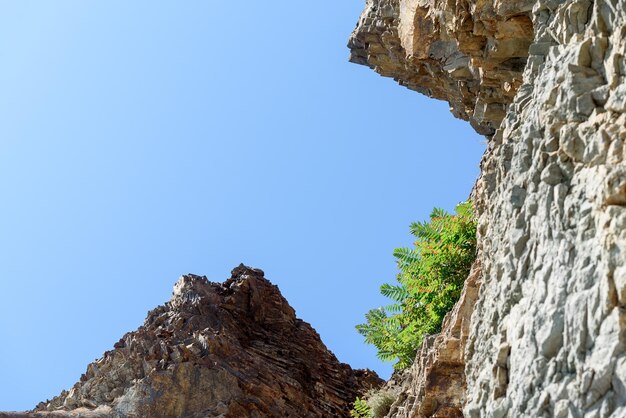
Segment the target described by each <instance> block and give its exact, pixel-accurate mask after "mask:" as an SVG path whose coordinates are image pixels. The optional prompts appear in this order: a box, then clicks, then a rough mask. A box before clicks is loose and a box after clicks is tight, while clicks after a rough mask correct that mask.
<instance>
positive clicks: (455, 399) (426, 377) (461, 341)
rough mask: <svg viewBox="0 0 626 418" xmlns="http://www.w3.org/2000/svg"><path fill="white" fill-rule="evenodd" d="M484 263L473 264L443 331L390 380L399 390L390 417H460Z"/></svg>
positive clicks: (426, 341)
mask: <svg viewBox="0 0 626 418" xmlns="http://www.w3.org/2000/svg"><path fill="white" fill-rule="evenodd" d="M479 280H480V263H479V262H478V261H477V262H475V263H474V265H473V267H472V271H471V272H470V275H469V277H468V278H467V280H466V281H465V286H464V288H463V293H462V295H461V298H460V300H459V302H458V303H457V304H456V305H455V306H454V309H453V310H452V311H451V312H450V313H449V314H447V315H446V317H445V319H444V322H443V325H442V331H441V333H440V334H437V335H433V336H430V337H427V338H425V339H424V343H423V344H422V347H421V349H420V351H419V352H418V354H417V357H416V359H415V363H413V366H411V368H409V369H408V370H406V371H404V372H402V373H399V374H397V375H396V376H394V377H393V378H392V380H391V381H390V382H388V383H387V386H388V390H390V391H393V392H395V393H398V394H399V395H398V399H397V400H396V401H395V402H394V404H393V405H392V406H391V409H390V411H389V413H388V415H387V416H388V417H394V418H426V417H433V418H460V417H463V412H462V411H463V400H464V398H465V386H466V383H465V370H464V369H465V353H464V351H465V346H466V343H467V338H468V335H469V330H470V318H471V315H472V312H473V310H474V304H475V303H476V299H477V297H478V290H479V288H480V281H479Z"/></svg>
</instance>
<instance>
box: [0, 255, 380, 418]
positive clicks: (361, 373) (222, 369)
mask: <svg viewBox="0 0 626 418" xmlns="http://www.w3.org/2000/svg"><path fill="white" fill-rule="evenodd" d="M380 382H381V380H380V379H379V378H378V376H377V375H376V374H375V373H373V372H370V371H367V370H352V369H351V368H350V366H348V365H347V364H343V363H340V362H339V361H338V360H337V358H336V357H335V356H334V355H333V354H332V353H331V352H330V351H329V350H328V349H327V348H326V346H325V345H324V344H323V343H322V341H321V340H320V337H319V335H318V334H317V332H315V330H314V329H313V328H312V327H311V326H310V325H309V324H308V323H306V322H304V321H302V320H300V319H298V318H296V315H295V311H294V310H293V308H291V306H289V304H288V303H287V301H286V300H285V298H283V296H282V295H281V294H280V292H279V290H278V288H277V287H276V286H274V285H272V284H271V283H270V282H269V281H268V280H267V279H265V278H264V274H263V272H262V271H261V270H258V269H253V268H249V267H245V266H243V265H241V266H239V267H237V268H235V269H234V270H233V272H232V277H231V278H230V279H229V280H227V281H226V282H224V283H211V282H209V281H208V280H207V279H206V277H201V276H195V275H186V276H182V277H181V278H180V280H179V281H178V283H176V285H175V286H174V293H173V296H172V299H171V300H170V301H169V302H168V303H166V304H165V305H163V306H159V307H157V308H156V309H154V310H152V311H150V312H149V313H148V316H147V318H146V320H145V323H144V325H143V326H141V327H140V328H139V329H138V330H136V331H134V332H129V333H128V334H126V335H124V337H122V339H120V340H119V341H118V342H117V343H115V346H114V349H113V350H111V351H107V352H106V353H104V356H103V357H102V358H100V359H99V360H97V361H95V362H94V363H91V364H90V365H89V366H88V367H87V371H86V372H85V373H84V374H83V375H82V376H81V378H80V381H79V382H78V383H76V384H75V385H74V387H73V388H71V389H70V390H69V391H64V392H63V393H61V394H60V395H59V396H57V397H55V398H54V399H52V400H48V401H45V402H41V403H40V404H39V405H38V406H37V408H36V409H35V410H34V411H33V412H27V413H9V414H3V413H0V417H5V418H11V417H15V418H17V417H55V416H61V417H80V416H82V417H224V418H229V417H230V418H241V417H304V416H306V417H320V418H321V417H331V416H345V417H347V416H349V410H350V408H351V403H352V402H353V401H354V399H355V398H356V396H358V395H362V394H363V393H364V392H365V391H366V390H368V389H370V388H372V387H374V386H377V385H379V384H380Z"/></svg>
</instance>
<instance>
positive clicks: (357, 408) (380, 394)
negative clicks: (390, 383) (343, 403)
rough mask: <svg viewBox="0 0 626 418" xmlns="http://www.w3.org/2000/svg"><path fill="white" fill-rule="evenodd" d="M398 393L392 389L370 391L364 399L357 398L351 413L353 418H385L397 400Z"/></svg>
mask: <svg viewBox="0 0 626 418" xmlns="http://www.w3.org/2000/svg"><path fill="white" fill-rule="evenodd" d="M396 397H397V393H395V392H394V391H393V390H391V389H386V388H383V389H379V390H371V391H369V392H368V393H367V394H366V395H365V397H364V398H359V397H357V398H356V400H355V401H354V408H352V410H351V411H350V416H352V417H353V418H384V417H385V416H386V415H387V414H388V413H389V410H390V409H391V405H392V404H393V403H394V401H395V400H396Z"/></svg>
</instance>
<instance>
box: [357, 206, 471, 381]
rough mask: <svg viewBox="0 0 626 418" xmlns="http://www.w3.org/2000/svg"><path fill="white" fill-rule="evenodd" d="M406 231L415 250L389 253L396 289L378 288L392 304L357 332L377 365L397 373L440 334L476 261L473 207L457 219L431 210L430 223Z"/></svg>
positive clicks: (371, 316) (368, 316)
mask: <svg viewBox="0 0 626 418" xmlns="http://www.w3.org/2000/svg"><path fill="white" fill-rule="evenodd" d="M410 230H411V233H412V234H413V235H414V236H415V237H416V238H417V240H416V241H415V248H397V249H395V250H394V252H393V255H394V257H395V258H396V261H397V263H398V269H399V273H398V275H397V280H398V283H399V284H397V285H390V284H383V285H382V286H381V287H380V292H381V294H383V295H384V296H386V297H388V298H389V299H391V300H392V301H393V302H394V303H393V304H391V305H389V306H386V307H384V308H377V309H372V310H370V311H369V312H368V313H367V314H366V315H365V319H366V323H365V324H361V325H357V327H356V328H357V330H358V331H359V333H360V334H361V335H363V336H364V337H365V342H366V343H369V344H373V345H374V346H375V347H376V348H377V349H378V357H379V358H380V359H382V360H384V361H394V360H397V363H396V364H395V366H394V367H395V368H396V369H404V368H406V367H408V366H410V365H411V364H412V363H413V359H414V358H415V354H416V353H417V350H418V349H419V347H420V345H421V344H422V340H423V339H424V336H426V335H429V334H434V333H437V332H439V331H440V330H441V323H442V321H443V318H444V316H445V315H446V313H448V312H449V311H450V309H452V307H453V306H454V304H455V303H456V301H457V300H458V299H459V297H460V296H461V291H462V289H463V283H464V281H465V279H466V278H467V275H468V274H469V271H470V268H471V266H472V263H473V262H474V259H475V258H476V221H475V219H474V213H473V208H472V204H471V202H463V203H461V204H459V205H457V207H456V214H449V213H447V212H446V211H444V210H442V209H437V208H435V209H434V210H433V211H432V213H431V215H430V220H429V221H428V222H415V223H413V224H411V226H410Z"/></svg>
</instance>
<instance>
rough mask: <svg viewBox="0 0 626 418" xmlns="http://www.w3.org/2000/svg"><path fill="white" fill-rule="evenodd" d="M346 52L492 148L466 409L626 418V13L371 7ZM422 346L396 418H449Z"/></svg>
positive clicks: (468, 1)
mask: <svg viewBox="0 0 626 418" xmlns="http://www.w3.org/2000/svg"><path fill="white" fill-rule="evenodd" d="M349 46H350V47H351V49H352V55H351V60H352V61H353V62H357V63H361V64H366V65H369V66H370V67H372V68H374V69H375V70H376V71H377V72H379V73H381V74H382V75H385V76H389V77H393V78H395V79H397V80H398V81H399V82H400V84H402V85H405V86H407V87H409V88H411V89H414V90H417V91H420V92H422V93H425V94H427V95H429V96H432V97H434V98H439V99H444V100H447V101H448V102H449V103H450V106H451V109H452V112H453V113H454V114H455V115H456V116H458V117H461V118H463V119H466V120H468V121H469V122H470V123H471V124H472V126H474V127H475V128H476V130H477V131H478V132H480V133H482V134H485V135H486V136H487V137H488V139H489V142H488V149H487V151H486V153H485V155H484V157H483V160H482V162H481V174H480V178H479V179H478V181H477V185H476V188H475V191H474V199H475V201H476V203H477V211H478V213H479V247H480V254H479V260H480V263H481V273H480V276H479V279H478V282H479V285H480V292H479V295H478V299H477V301H476V304H475V305H474V306H472V308H473V309H467V310H466V311H464V312H465V313H464V315H465V320H469V321H470V325H469V335H468V338H467V343H466V344H464V345H463V344H461V345H459V348H458V351H457V354H459V355H461V356H462V358H463V362H464V363H465V366H464V371H465V373H464V374H463V375H461V374H458V375H457V377H456V378H450V379H448V380H447V383H446V384H447V385H450V386H454V387H457V388H462V390H461V391H457V396H458V399H457V401H456V402H457V404H458V405H461V408H462V410H463V413H464V415H465V416H469V417H480V416H487V417H505V416H509V417H551V416H554V417H615V418H617V417H624V416H626V311H625V309H626V253H625V251H626V233H625V232H624V231H626V164H625V162H624V157H625V156H624V152H625V149H624V147H625V140H626V58H625V56H626V3H625V2H624V1H621V0H595V1H594V0H562V1H553V0H532V1H531V0H511V1H503V0H502V1H500V0H491V1H483V0H454V1H448V0H370V1H368V2H367V4H366V7H365V10H364V12H363V15H362V16H361V19H360V21H359V24H358V26H357V28H356V30H355V32H354V33H353V35H352V37H351V39H350V43H349ZM444 337H445V333H444V336H443V337H442V338H440V340H445V338H444ZM461 341H463V340H461ZM444 343H445V341H444ZM423 351H424V352H423V353H422V355H423V356H422V357H421V358H418V360H417V362H416V364H421V363H423V362H426V363H428V364H430V366H429V367H421V366H416V370H414V371H413V376H412V378H411V381H413V382H415V384H414V385H413V386H412V387H411V385H407V386H406V388H407V389H406V390H405V391H404V394H403V395H401V397H402V396H404V397H406V398H407V402H409V404H408V405H409V406H410V407H407V408H408V412H406V411H407V408H405V409H403V410H400V409H396V410H394V409H392V411H391V414H390V416H398V417H400V416H407V417H409V416H410V417H418V416H419V417H421V416H454V415H446V414H447V413H446V412H445V409H443V407H442V405H446V404H451V403H454V402H453V401H451V400H447V401H446V400H445V398H442V397H440V398H439V400H437V398H436V399H435V400H436V401H437V402H436V403H435V404H434V405H435V406H434V407H433V406H432V405H430V406H429V405H428V404H427V402H431V403H432V399H431V400H430V401H429V400H428V399H430V398H428V397H426V398H424V399H425V400H420V399H421V398H420V396H422V395H423V394H426V393H428V382H432V381H434V380H436V378H437V377H438V376H439V377H441V376H442V375H438V374H437V373H438V372H437V370H438V369H437V368H438V367H439V366H438V365H440V366H441V368H442V370H445V367H444V366H445V365H446V362H447V360H446V359H447V358H448V357H449V356H448V354H446V355H443V356H439V355H438V354H437V352H438V351H437V348H436V347H433V348H430V349H429V348H428V347H425V348H424V350H423ZM439 358H441V360H438V359H439ZM433 373H434V374H433ZM425 377H427V379H425ZM458 379H461V380H463V381H458ZM420 382H421V383H420ZM442 400H443V401H442ZM446 402H447V403H446ZM397 403H398V402H397ZM405 403H406V402H405ZM420 403H421V404H420ZM405 406H406V405H405ZM420 410H422V411H426V412H424V413H421V412H419V411H420Z"/></svg>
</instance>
